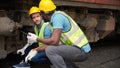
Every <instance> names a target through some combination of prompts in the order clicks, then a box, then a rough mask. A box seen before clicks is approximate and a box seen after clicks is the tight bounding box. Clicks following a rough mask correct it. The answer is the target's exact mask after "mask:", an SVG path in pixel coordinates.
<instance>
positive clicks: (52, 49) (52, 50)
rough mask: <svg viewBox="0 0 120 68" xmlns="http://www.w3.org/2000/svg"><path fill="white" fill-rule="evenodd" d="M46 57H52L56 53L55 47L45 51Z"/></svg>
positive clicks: (49, 47)
mask: <svg viewBox="0 0 120 68" xmlns="http://www.w3.org/2000/svg"><path fill="white" fill-rule="evenodd" d="M45 53H46V55H52V54H54V53H55V46H48V47H47V48H46V50H45Z"/></svg>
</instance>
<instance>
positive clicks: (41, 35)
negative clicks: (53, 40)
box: [35, 22, 49, 46]
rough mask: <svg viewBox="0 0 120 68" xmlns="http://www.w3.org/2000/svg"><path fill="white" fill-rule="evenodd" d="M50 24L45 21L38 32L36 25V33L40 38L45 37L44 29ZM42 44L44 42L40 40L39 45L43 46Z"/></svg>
mask: <svg viewBox="0 0 120 68" xmlns="http://www.w3.org/2000/svg"><path fill="white" fill-rule="evenodd" d="M48 24H49V23H48V22H47V23H43V24H42V27H41V29H40V32H39V33H38V28H37V27H36V26H35V33H36V35H37V36H38V37H39V38H44V29H45V27H46V26H47V25H48ZM42 44H43V43H41V42H38V45H39V46H41V45H42Z"/></svg>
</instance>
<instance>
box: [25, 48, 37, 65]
mask: <svg viewBox="0 0 120 68" xmlns="http://www.w3.org/2000/svg"><path fill="white" fill-rule="evenodd" d="M36 54H37V51H36V50H35V49H32V50H31V51H30V52H29V54H28V55H27V56H26V57H25V62H26V63H28V61H31V59H32V58H33V57H34V56H35V55H36Z"/></svg>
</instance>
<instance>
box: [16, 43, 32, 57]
mask: <svg viewBox="0 0 120 68" xmlns="http://www.w3.org/2000/svg"><path fill="white" fill-rule="evenodd" d="M28 46H30V44H29V43H27V44H26V45H25V46H24V47H23V48H21V49H19V50H17V54H20V55H21V56H22V55H24V54H25V49H26V48H27V47H28Z"/></svg>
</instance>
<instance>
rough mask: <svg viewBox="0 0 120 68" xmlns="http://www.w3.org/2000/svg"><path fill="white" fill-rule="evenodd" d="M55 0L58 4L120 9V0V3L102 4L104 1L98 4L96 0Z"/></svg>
mask: <svg viewBox="0 0 120 68" xmlns="http://www.w3.org/2000/svg"><path fill="white" fill-rule="evenodd" d="M53 1H54V2H55V4H56V5H57V6H75V7H88V8H99V9H113V10H120V5H119V2H120V1H118V5H111V4H102V3H99V4H98V3H95V2H96V1H95V2H94V1H93V0H89V2H88V1H87V0H53ZM112 1H113V0H112ZM112 1H111V2H112ZM97 2H98V1H97Z"/></svg>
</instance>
